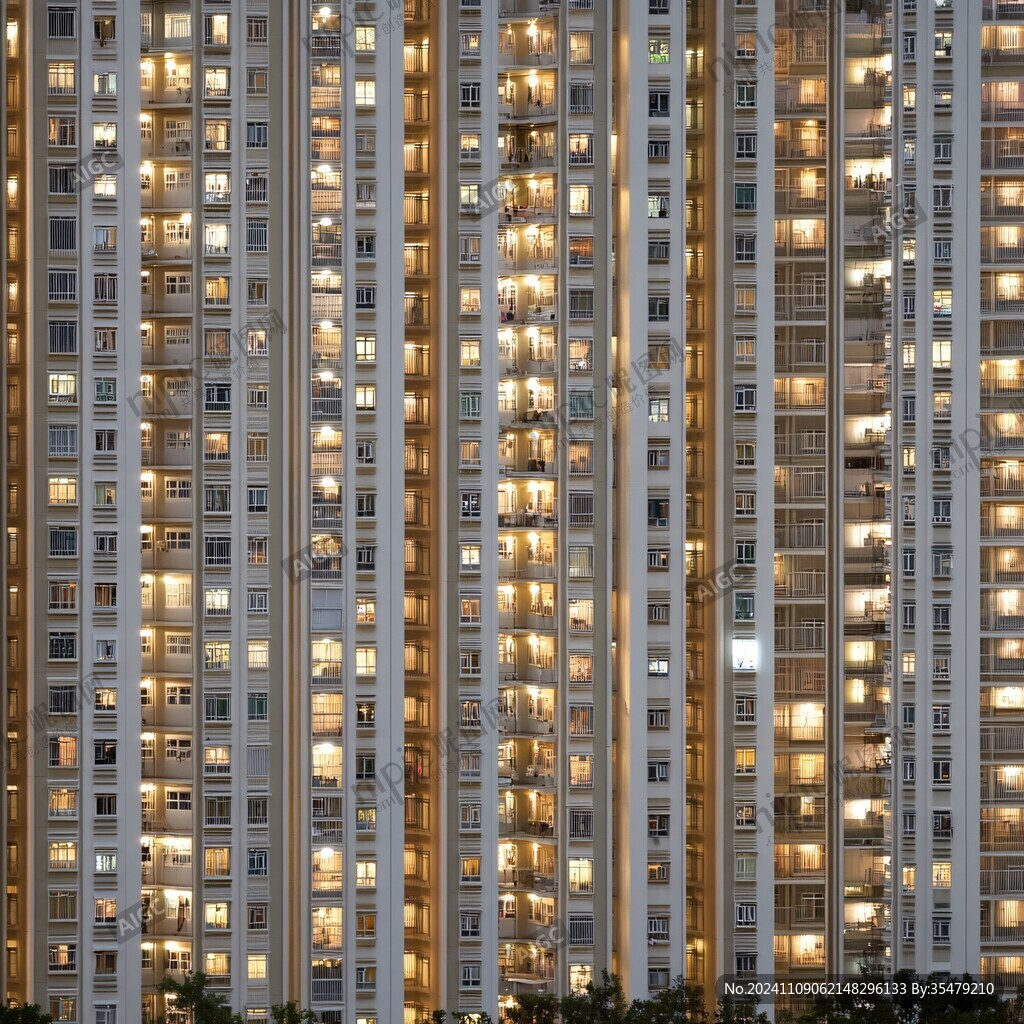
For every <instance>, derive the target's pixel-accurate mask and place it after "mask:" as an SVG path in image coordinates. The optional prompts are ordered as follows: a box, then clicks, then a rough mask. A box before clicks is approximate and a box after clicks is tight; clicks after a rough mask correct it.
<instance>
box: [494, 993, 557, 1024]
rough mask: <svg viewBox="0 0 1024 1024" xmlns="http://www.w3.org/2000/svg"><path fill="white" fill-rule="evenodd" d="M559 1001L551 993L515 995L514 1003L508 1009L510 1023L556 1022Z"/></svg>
mask: <svg viewBox="0 0 1024 1024" xmlns="http://www.w3.org/2000/svg"><path fill="white" fill-rule="evenodd" d="M558 1010H559V1001H558V997H557V996H553V995H540V996H531V995H522V996H516V1005H515V1006H513V1007H511V1008H510V1009H509V1011H508V1014H507V1016H508V1019H509V1021H510V1022H511V1024H557V1022H558Z"/></svg>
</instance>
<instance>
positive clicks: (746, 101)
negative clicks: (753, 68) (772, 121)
mask: <svg viewBox="0 0 1024 1024" xmlns="http://www.w3.org/2000/svg"><path fill="white" fill-rule="evenodd" d="M756 106H757V83H756V82H737V83H736V107H737V109H739V110H750V109H753V108H755V107H756Z"/></svg>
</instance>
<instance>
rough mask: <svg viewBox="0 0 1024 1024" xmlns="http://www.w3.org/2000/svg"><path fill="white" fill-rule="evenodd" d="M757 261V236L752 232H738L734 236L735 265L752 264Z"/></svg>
mask: <svg viewBox="0 0 1024 1024" xmlns="http://www.w3.org/2000/svg"><path fill="white" fill-rule="evenodd" d="M756 259H757V234H756V232H753V231H738V232H737V233H736V236H735V260H736V262H737V263H753V262H754V261H755V260H756Z"/></svg>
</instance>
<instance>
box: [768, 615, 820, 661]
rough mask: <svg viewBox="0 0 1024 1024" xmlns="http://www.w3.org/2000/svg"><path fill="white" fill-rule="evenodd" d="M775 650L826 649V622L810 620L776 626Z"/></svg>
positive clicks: (781, 651) (818, 650) (780, 651)
mask: <svg viewBox="0 0 1024 1024" xmlns="http://www.w3.org/2000/svg"><path fill="white" fill-rule="evenodd" d="M775 650H776V651H777V652H779V653H785V652H787V651H817V652H821V653H824V651H825V623H824V622H823V621H818V620H808V621H805V622H801V623H798V624H796V625H792V626H785V625H782V626H776V627H775Z"/></svg>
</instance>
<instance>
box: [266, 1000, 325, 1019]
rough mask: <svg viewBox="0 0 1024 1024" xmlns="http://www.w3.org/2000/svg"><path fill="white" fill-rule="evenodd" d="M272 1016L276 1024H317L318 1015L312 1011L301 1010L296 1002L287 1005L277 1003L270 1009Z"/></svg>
mask: <svg viewBox="0 0 1024 1024" xmlns="http://www.w3.org/2000/svg"><path fill="white" fill-rule="evenodd" d="M270 1016H271V1017H272V1018H273V1020H274V1024H316V1014H315V1013H314V1012H313V1011H312V1010H301V1009H299V1004H298V1003H296V1002H295V1001H294V1000H289V1001H288V1002H287V1003H275V1004H274V1005H273V1006H272V1007H271V1008H270Z"/></svg>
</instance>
